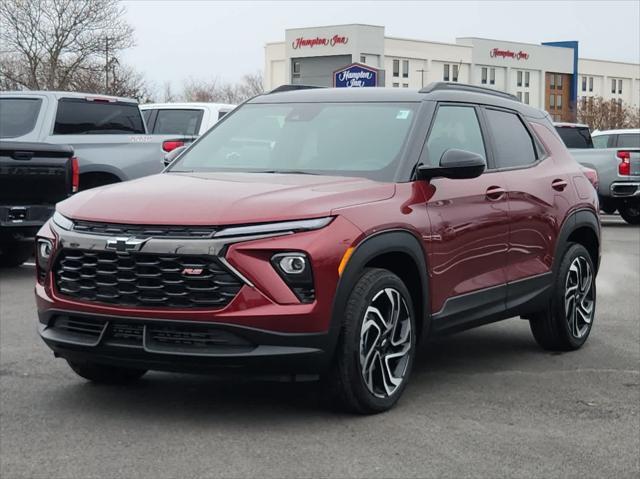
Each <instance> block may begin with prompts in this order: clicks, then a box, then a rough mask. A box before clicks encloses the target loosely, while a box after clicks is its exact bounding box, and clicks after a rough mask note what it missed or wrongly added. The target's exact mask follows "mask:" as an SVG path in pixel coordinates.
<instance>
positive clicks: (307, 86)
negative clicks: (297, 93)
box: [267, 85, 326, 95]
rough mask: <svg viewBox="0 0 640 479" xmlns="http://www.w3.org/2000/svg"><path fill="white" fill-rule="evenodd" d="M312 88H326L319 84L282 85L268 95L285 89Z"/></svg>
mask: <svg viewBox="0 0 640 479" xmlns="http://www.w3.org/2000/svg"><path fill="white" fill-rule="evenodd" d="M312 88H326V87H323V86H317V85H280V86H279V87H276V88H274V89H273V90H271V91H270V92H268V93H267V95H271V94H272V93H281V92H283V91H294V90H310V89H312Z"/></svg>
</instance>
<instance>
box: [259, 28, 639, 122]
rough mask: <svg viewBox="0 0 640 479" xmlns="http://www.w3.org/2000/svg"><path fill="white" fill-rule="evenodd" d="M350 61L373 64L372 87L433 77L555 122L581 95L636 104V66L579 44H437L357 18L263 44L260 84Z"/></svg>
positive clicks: (322, 82) (318, 81)
mask: <svg viewBox="0 0 640 479" xmlns="http://www.w3.org/2000/svg"><path fill="white" fill-rule="evenodd" d="M352 63H359V64H363V65H366V66H367V67H371V68H374V69H376V70H377V71H378V75H377V80H376V81H377V86H384V87H390V88H416V89H419V88H421V87H423V86H426V85H427V84H429V83H431V82H435V81H450V82H459V83H469V84H473V85H479V86H486V87H489V88H495V89H497V90H501V91H506V92H508V93H512V94H513V95H516V96H517V97H518V98H519V99H520V100H521V101H522V102H524V103H528V104H530V105H533V106H535V107H537V108H542V109H546V110H547V111H549V113H550V114H551V115H552V116H553V117H554V118H555V119H556V120H564V121H572V120H574V119H575V104H576V102H577V101H579V100H580V99H581V98H582V97H588V96H602V97H603V98H605V99H610V98H615V99H617V100H621V101H623V102H625V103H627V104H629V105H631V106H634V107H636V108H637V107H638V106H639V105H640V98H639V94H640V64H631V63H621V62H610V61H603V60H587V59H579V58H578V43H577V42H554V43H549V44H542V45H537V44H530V43H519V42H509V41H503V40H492V39H486V38H476V37H463V38H457V39H456V42H455V43H441V42H431V41H425V40H415V39H406V38H395V37H388V36H386V35H385V31H384V27H383V26H375V25H360V24H351V25H334V26H323V27H310V28H294V29H289V30H286V31H285V40H284V42H275V43H268V44H267V45H266V46H265V75H264V82H265V85H264V86H265V89H267V90H270V89H273V88H275V87H277V86H279V85H282V84H290V83H292V84H305V85H307V84H308V85H318V86H333V85H334V81H335V80H334V72H336V71H337V70H338V69H340V68H342V67H345V66H346V65H349V64H352ZM583 87H584V89H583Z"/></svg>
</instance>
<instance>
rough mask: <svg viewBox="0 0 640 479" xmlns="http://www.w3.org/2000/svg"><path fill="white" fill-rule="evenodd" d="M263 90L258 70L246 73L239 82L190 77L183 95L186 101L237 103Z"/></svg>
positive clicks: (185, 84)
mask: <svg viewBox="0 0 640 479" xmlns="http://www.w3.org/2000/svg"><path fill="white" fill-rule="evenodd" d="M263 91H264V88H263V86H262V74H261V73H260V72H257V73H253V74H248V75H244V76H243V77H242V80H241V82H240V83H237V84H233V83H222V82H219V81H218V80H216V79H212V80H197V79H195V78H189V79H187V80H186V81H185V82H184V88H183V90H182V97H183V99H184V100H185V101H201V102H214V103H234V104H237V103H241V102H243V101H245V100H247V99H248V98H251V97H254V96H256V95H259V94H260V93H262V92H263Z"/></svg>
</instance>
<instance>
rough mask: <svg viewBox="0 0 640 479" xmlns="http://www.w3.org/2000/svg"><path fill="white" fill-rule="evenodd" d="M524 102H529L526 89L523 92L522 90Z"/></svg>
mask: <svg viewBox="0 0 640 479" xmlns="http://www.w3.org/2000/svg"><path fill="white" fill-rule="evenodd" d="M524 103H525V104H526V105H528V104H529V92H528V91H525V92H524Z"/></svg>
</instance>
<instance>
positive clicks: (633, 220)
mask: <svg viewBox="0 0 640 479" xmlns="http://www.w3.org/2000/svg"><path fill="white" fill-rule="evenodd" d="M618 210H619V211H620V216H622V219H623V220H625V221H626V222H627V223H629V224H630V225H640V202H637V203H625V204H624V205H622V206H620V208H619V209H618Z"/></svg>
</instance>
